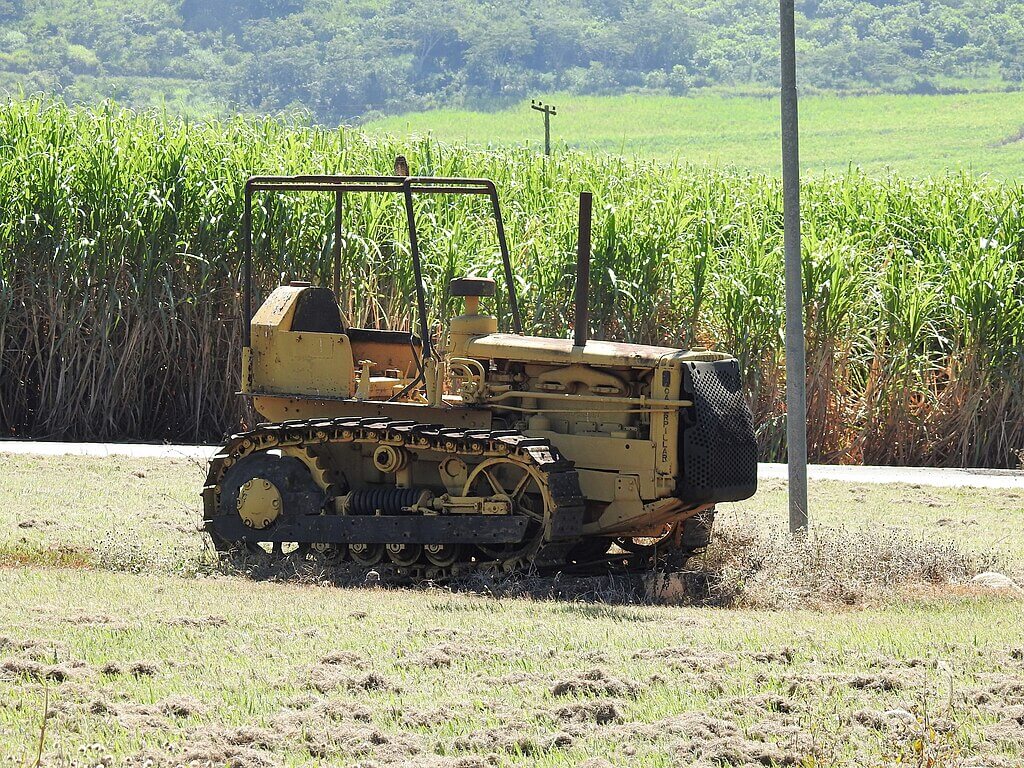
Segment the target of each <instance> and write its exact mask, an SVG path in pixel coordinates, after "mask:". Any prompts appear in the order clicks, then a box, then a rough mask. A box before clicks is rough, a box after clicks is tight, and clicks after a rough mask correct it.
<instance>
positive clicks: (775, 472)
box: [0, 440, 1024, 490]
mask: <svg viewBox="0 0 1024 768" xmlns="http://www.w3.org/2000/svg"><path fill="white" fill-rule="evenodd" d="M216 451H217V446H215V445H152V444H144V443H47V442H29V441H25V442H21V441H13V440H0V453H21V454H35V455H42V456H66V455H72V456H133V457H137V458H187V459H199V460H204V459H208V458H209V457H210V456H212V455H213V454H214V453H215V452H216ZM807 474H808V477H809V478H810V479H811V480H839V481H842V482H847V483H912V484H915V485H928V486H935V487H946V488H958V487H962V488H1019V489H1022V490H1024V472H1021V471H1017V470H1010V469H929V468H923V467H846V466H842V467H840V466H829V465H824V464H812V465H811V466H810V467H808V470H807ZM758 477H760V478H761V479H783V480H784V479H785V478H786V465H785V464H761V465H759V466H758Z"/></svg>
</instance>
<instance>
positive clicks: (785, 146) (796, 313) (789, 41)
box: [779, 0, 808, 534]
mask: <svg viewBox="0 0 1024 768" xmlns="http://www.w3.org/2000/svg"><path fill="white" fill-rule="evenodd" d="M779 43H780V57H779V60H780V64H781V65H782V67H781V68H782V201H783V202H782V205H783V221H784V231H783V243H784V248H785V256H786V453H787V456H788V459H787V460H788V462H789V530H790V533H794V534H803V533H806V532H807V527H808V515H807V364H806V362H805V355H804V306H803V304H804V302H803V276H802V274H801V272H802V269H801V267H802V265H801V261H800V146H799V133H800V130H799V123H798V118H797V94H796V31H795V29H794V23H793V0H779Z"/></svg>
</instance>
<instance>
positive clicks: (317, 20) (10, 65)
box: [0, 0, 1024, 122]
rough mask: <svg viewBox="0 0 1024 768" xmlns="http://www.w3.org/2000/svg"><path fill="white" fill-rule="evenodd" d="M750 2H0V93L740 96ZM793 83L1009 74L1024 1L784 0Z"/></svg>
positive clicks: (237, 97) (770, 44)
mask: <svg viewBox="0 0 1024 768" xmlns="http://www.w3.org/2000/svg"><path fill="white" fill-rule="evenodd" d="M776 14H777V6H776V4H775V3H773V2H755V1H754V0H712V2H704V1H703V0H633V1H632V2H630V1H628V0H526V2H522V3H498V2H490V3H483V2H478V1H477V0H255V1H254V2H245V0H0V91H2V90H3V89H6V90H9V91H13V92H17V91H18V90H24V91H25V92H33V91H37V90H46V91H56V92H59V93H62V94H63V95H64V97H65V98H68V99H70V100H85V101H92V100H96V99H99V98H103V97H107V96H113V97H115V98H117V99H118V100H120V101H123V102H126V103H129V104H134V105H153V104H160V103H166V104H168V105H169V106H170V107H171V108H173V109H175V110H185V111H189V112H192V113H194V114H205V113H209V112H211V111H212V112H224V111H226V110H228V109H232V108H241V109H247V110H257V111H273V110H280V109H294V108H305V109H308V110H309V111H310V112H311V113H312V115H313V117H314V118H315V119H317V120H321V121H327V122H337V121H341V120H352V119H356V118H360V117H365V116H367V115H370V114H377V113H382V112H383V113H392V112H404V111H408V110H411V109H422V108H430V107H435V106H451V105H456V106H458V105H467V106H474V107H480V106H491V105H495V104H500V103H503V102H507V101H509V100H513V99H518V98H522V97H523V96H525V95H534V94H537V93H543V92H551V91H565V92H570V93H577V94H583V93H587V94H594V93H617V92H624V91H646V92H653V93H662V94H669V93H672V94H681V93H688V92H692V91H694V90H695V89H705V88H715V89H721V90H731V91H743V92H756V91H759V90H762V89H766V88H772V87H774V84H775V82H776V77H777V73H776V46H777V22H776ZM797 16H798V20H797V24H798V33H799V35H800V48H799V55H800V66H801V80H802V83H803V85H804V86H805V88H806V89H807V90H814V89H825V90H841V91H885V92H914V93H931V92H935V91H955V90H993V89H1002V88H1017V87H1020V85H1021V82H1022V80H1024V3H1022V2H1014V1H1012V0H933V1H930V0H902V1H900V2H887V0H873V1H872V2H868V1H867V0H797Z"/></svg>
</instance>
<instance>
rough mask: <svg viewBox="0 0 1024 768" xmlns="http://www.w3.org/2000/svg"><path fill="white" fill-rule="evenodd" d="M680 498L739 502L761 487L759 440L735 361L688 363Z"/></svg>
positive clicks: (681, 424)
mask: <svg viewBox="0 0 1024 768" xmlns="http://www.w3.org/2000/svg"><path fill="white" fill-rule="evenodd" d="M682 397H683V398H684V399H687V400H693V402H694V407H693V408H692V409H689V412H688V413H687V412H684V414H683V417H682V418H681V419H680V432H681V434H680V440H679V450H680V452H681V454H682V456H681V457H680V458H681V461H680V464H681V466H682V468H683V477H682V481H681V482H680V486H679V498H681V499H683V500H684V501H687V502H694V503H699V504H707V503H717V502H720V501H739V500H740V499H746V498H749V497H750V496H752V495H753V494H754V491H756V490H757V441H756V439H755V438H754V424H753V418H752V417H751V414H750V408H749V407H748V406H747V402H746V400H745V399H744V397H743V388H742V385H741V381H740V369H739V363H738V362H736V361H735V360H722V361H716V362H687V363H684V364H683V392H682Z"/></svg>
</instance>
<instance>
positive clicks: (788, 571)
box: [687, 524, 992, 660]
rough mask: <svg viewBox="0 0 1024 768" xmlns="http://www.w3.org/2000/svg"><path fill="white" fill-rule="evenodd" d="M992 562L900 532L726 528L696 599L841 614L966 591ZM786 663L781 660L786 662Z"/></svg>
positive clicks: (702, 564)
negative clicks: (932, 592)
mask: <svg viewBox="0 0 1024 768" xmlns="http://www.w3.org/2000/svg"><path fill="white" fill-rule="evenodd" d="M991 564H992V558H990V557H988V556H983V555H977V554H973V553H969V552H966V551H963V550H961V549H959V548H958V547H957V546H956V545H955V544H952V543H945V542H939V541H929V540H926V539H923V538H921V537H920V536H917V535H914V534H912V533H910V532H908V531H904V530H900V529H897V528H870V529H867V528H866V529H862V530H848V529H844V528H816V529H815V530H814V531H813V533H812V535H810V536H809V537H807V538H797V537H790V536H788V535H786V534H784V533H781V532H778V533H771V532H766V531H764V530H763V529H760V528H758V527H756V526H755V525H753V524H749V525H742V526H736V525H730V526H720V527H719V528H717V529H716V531H715V536H714V537H713V538H712V543H711V546H710V548H709V550H708V552H707V553H706V555H705V556H704V557H703V558H702V559H701V560H699V561H691V564H690V565H691V566H693V565H696V566H697V569H696V570H693V571H689V572H687V581H688V584H689V585H690V593H691V595H692V597H693V598H694V599H695V600H699V601H703V602H709V603H712V604H716V605H724V606H731V607H738V608H772V609H785V608H823V609H825V608H835V607H836V606H843V605H850V606H852V605H861V604H864V603H869V602H873V601H879V600H883V599H886V598H891V597H894V596H896V595H898V594H899V593H900V592H901V591H903V590H906V589H909V588H911V587H914V586H920V585H929V586H947V585H956V584H962V583H964V582H966V581H968V580H969V579H970V578H971V577H972V576H974V575H975V574H977V573H979V572H981V571H984V570H986V568H988V567H990V566H991ZM780 660H781V659H780Z"/></svg>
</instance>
